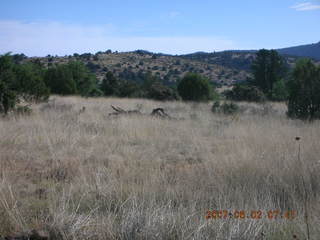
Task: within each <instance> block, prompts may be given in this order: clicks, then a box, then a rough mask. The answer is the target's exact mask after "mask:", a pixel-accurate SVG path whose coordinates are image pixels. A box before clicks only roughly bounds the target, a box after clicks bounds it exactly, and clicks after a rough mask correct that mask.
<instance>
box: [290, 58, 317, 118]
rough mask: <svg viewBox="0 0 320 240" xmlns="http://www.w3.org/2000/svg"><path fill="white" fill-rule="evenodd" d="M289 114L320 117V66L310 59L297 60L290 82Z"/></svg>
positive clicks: (298, 116) (294, 116)
mask: <svg viewBox="0 0 320 240" xmlns="http://www.w3.org/2000/svg"><path fill="white" fill-rule="evenodd" d="M288 89H289V100H288V113H287V114H288V116H289V117H291V118H299V119H304V120H313V119H319V118H320V67H319V66H316V65H315V64H313V63H312V62H311V60H309V59H303V60H300V61H299V62H297V64H296V66H295V68H294V70H293V72H292V78H291V80H290V81H289V82H288Z"/></svg>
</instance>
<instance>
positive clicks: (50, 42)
mask: <svg viewBox="0 0 320 240" xmlns="http://www.w3.org/2000/svg"><path fill="white" fill-rule="evenodd" d="M235 47H236V46H235V44H234V42H233V41H231V40H228V39H224V38H219V37H211V36H209V37H192V36H179V37H171V36H161V37H139V36H121V35H119V34H117V33H116V28H115V27H114V26H113V25H111V24H106V25H100V26H81V25H72V24H62V23H59V22H20V21H2V20H0V54H2V53H6V52H9V51H12V52H13V53H24V54H26V55H28V56H45V55H47V54H51V55H56V54H57V55H69V54H73V53H84V52H91V53H95V52H97V51H105V50H107V49H112V50H114V51H132V50H136V49H145V50H149V51H153V52H162V53H171V54H182V53H190V52H195V51H210V52H212V51H220V50H226V49H234V48H235Z"/></svg>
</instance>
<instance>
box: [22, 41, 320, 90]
mask: <svg viewBox="0 0 320 240" xmlns="http://www.w3.org/2000/svg"><path fill="white" fill-rule="evenodd" d="M319 46H320V43H318V44H311V45H305V46H300V47H293V48H287V49H280V50H278V51H279V52H280V53H281V54H282V55H283V56H284V58H285V60H286V63H287V64H288V66H289V67H290V66H293V65H294V63H295V62H296V60H297V59H298V58H299V56H300V55H301V54H302V52H303V51H304V50H305V51H304V53H305V55H303V54H302V55H303V56H308V53H310V54H311V52H308V51H309V50H310V49H311V48H312V49H318V48H319ZM303 49H304V50H303ZM307 49H308V51H307ZM310 51H311V50H310ZM255 53H256V51H255V50H253V51H223V52H214V53H205V52H197V53H192V54H187V55H166V54H154V53H151V52H148V51H144V50H137V51H134V52H121V53H119V52H112V51H111V50H108V51H105V52H98V53H96V54H91V53H85V54H81V55H79V54H74V55H73V56H64V57H58V56H56V57H53V56H50V55H48V56H47V57H43V58H29V59H28V60H29V61H30V60H31V61H35V60H36V61H40V62H41V63H42V64H44V65H45V66H52V65H54V64H61V63H66V62H68V61H72V60H78V61H82V62H84V63H85V64H86V65H87V66H88V68H89V69H90V70H91V71H92V72H93V73H95V74H96V75H97V77H98V79H100V80H101V79H102V78H103V77H104V75H105V74H106V73H107V72H108V71H111V72H113V73H114V74H115V75H116V76H117V77H119V78H123V79H126V80H133V81H139V79H141V76H142V75H143V74H145V73H147V72H151V73H152V74H153V75H156V76H158V77H159V78H160V79H162V80H163V82H164V83H166V84H169V85H170V84H173V83H175V82H176V81H177V80H179V79H180V78H181V77H182V76H184V75H185V74H186V73H187V72H196V73H200V74H201V75H204V76H206V77H207V78H209V79H210V81H212V82H215V83H217V84H219V85H231V84H234V83H236V82H241V81H245V80H246V79H247V78H248V77H250V67H251V64H252V62H253V60H254V58H255ZM314 53H315V54H317V51H316V50H314ZM294 54H296V55H299V54H300V55H299V56H293V55H294ZM310 54H309V55H310Z"/></svg>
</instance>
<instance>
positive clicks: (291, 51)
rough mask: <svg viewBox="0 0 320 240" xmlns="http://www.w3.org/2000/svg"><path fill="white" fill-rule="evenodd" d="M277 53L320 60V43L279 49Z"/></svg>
mask: <svg viewBox="0 0 320 240" xmlns="http://www.w3.org/2000/svg"><path fill="white" fill-rule="evenodd" d="M277 51H278V52H279V53H280V54H282V55H284V54H285V55H291V56H298V57H310V58H313V59H315V60H320V42H318V43H314V44H307V45H300V46H296V47H288V48H281V49H277Z"/></svg>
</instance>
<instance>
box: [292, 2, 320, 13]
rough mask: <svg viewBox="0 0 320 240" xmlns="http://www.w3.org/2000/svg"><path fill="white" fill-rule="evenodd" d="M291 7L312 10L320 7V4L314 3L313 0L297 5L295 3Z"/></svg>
mask: <svg viewBox="0 0 320 240" xmlns="http://www.w3.org/2000/svg"><path fill="white" fill-rule="evenodd" d="M290 8H293V9H295V10H297V11H311V10H317V9H320V4H314V3H311V2H304V3H299V4H296V5H293V6H291V7H290Z"/></svg>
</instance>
